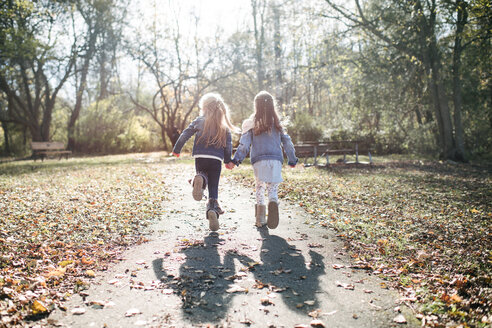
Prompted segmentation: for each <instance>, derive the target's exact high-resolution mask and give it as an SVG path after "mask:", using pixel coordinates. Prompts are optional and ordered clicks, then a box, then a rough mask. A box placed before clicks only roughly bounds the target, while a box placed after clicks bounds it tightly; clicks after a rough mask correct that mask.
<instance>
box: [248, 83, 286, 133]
mask: <svg viewBox="0 0 492 328" xmlns="http://www.w3.org/2000/svg"><path fill="white" fill-rule="evenodd" d="M254 102H255V114H254V123H255V127H254V134H255V136H257V135H259V134H262V133H263V132H270V131H271V129H272V128H275V129H276V130H277V131H282V125H281V124H280V119H279V117H278V114H277V111H276V110H275V99H274V98H273V96H272V95H271V94H270V93H268V92H267V91H260V92H259V93H258V94H257V95H256V97H255V101H254Z"/></svg>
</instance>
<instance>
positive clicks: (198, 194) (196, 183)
mask: <svg viewBox="0 0 492 328" xmlns="http://www.w3.org/2000/svg"><path fill="white" fill-rule="evenodd" d="M204 182H205V179H204V178H203V176H202V175H201V174H197V175H195V178H193V199H194V200H202V198H203V191H204V190H205V188H203V186H204V185H205V183H204Z"/></svg>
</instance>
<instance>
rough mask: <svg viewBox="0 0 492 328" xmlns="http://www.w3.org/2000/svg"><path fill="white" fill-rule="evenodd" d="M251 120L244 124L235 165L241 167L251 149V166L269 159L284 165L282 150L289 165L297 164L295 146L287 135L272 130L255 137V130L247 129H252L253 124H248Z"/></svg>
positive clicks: (235, 156) (234, 160) (235, 155)
mask: <svg viewBox="0 0 492 328" xmlns="http://www.w3.org/2000/svg"><path fill="white" fill-rule="evenodd" d="M249 120H251V119H248V120H246V121H245V122H244V123H243V134H242V135H241V139H240V140H239V147H238V148H237V151H236V153H235V154H234V159H233V160H232V162H234V164H236V165H239V164H240V163H241V162H242V161H243V160H244V158H245V157H246V156H247V155H248V153H249V152H250V148H251V154H250V157H251V164H254V163H256V162H258V161H261V160H268V159H273V160H278V161H280V162H281V163H283V161H284V156H283V153H282V148H283V150H284V151H285V153H286V155H287V159H288V164H289V165H295V164H297V162H298V159H297V157H296V153H295V149H294V145H293V144H292V141H291V139H290V136H289V135H288V134H287V133H285V132H284V131H278V130H277V129H273V128H272V130H270V132H263V133H262V134H259V135H257V136H255V135H254V132H253V128H250V129H245V126H247V127H252V124H251V122H248V121H249Z"/></svg>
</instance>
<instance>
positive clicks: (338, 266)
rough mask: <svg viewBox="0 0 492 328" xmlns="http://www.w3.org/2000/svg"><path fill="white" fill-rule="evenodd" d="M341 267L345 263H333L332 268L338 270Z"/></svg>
mask: <svg viewBox="0 0 492 328" xmlns="http://www.w3.org/2000/svg"><path fill="white" fill-rule="evenodd" d="M341 268H345V265H343V264H333V269H335V270H338V269H341Z"/></svg>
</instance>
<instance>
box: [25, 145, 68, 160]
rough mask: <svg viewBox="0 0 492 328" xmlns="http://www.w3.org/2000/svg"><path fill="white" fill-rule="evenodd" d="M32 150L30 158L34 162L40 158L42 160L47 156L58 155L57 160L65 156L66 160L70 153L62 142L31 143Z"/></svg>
mask: <svg viewBox="0 0 492 328" xmlns="http://www.w3.org/2000/svg"><path fill="white" fill-rule="evenodd" d="M31 149H32V158H33V159H34V160H36V159H38V158H41V160H44V159H45V158H46V157H48V156H55V155H59V156H60V157H59V158H58V160H60V159H61V158H62V156H65V158H66V159H68V155H70V154H71V153H72V152H71V151H70V150H66V149H65V145H64V144H63V142H58V141H53V142H49V141H48V142H45V141H32V142H31Z"/></svg>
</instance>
